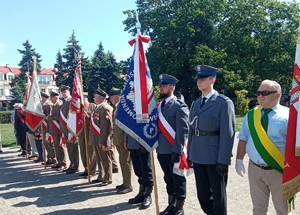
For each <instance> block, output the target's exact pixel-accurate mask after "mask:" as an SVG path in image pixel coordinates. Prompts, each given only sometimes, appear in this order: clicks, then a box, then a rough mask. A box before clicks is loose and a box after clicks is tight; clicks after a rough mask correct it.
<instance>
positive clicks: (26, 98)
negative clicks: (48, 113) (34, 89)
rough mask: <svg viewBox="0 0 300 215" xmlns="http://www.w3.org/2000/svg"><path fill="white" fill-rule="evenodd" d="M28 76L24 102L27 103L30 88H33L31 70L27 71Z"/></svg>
mask: <svg viewBox="0 0 300 215" xmlns="http://www.w3.org/2000/svg"><path fill="white" fill-rule="evenodd" d="M26 77H27V82H26V88H25V93H24V99H23V104H27V102H28V97H29V92H30V88H31V76H30V75H29V72H26Z"/></svg>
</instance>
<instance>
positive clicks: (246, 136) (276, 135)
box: [238, 104, 289, 165]
mask: <svg viewBox="0 0 300 215" xmlns="http://www.w3.org/2000/svg"><path fill="white" fill-rule="evenodd" d="M272 109H273V111H271V112H270V113H269V114H268V117H269V123H268V131H267V133H268V136H269V138H270V140H271V141H272V142H273V143H274V145H275V146H276V147H277V148H278V149H279V150H280V151H281V153H283V154H284V149H285V144H286V133H287V124H288V118H289V108H287V107H285V106H282V105H280V104H278V105H276V106H275V107H273V108H272ZM238 138H239V139H240V140H243V141H246V142H247V144H246V152H247V154H248V156H249V158H250V160H252V161H253V162H254V163H256V164H258V165H266V162H265V161H264V159H263V158H262V157H261V156H260V155H259V153H258V151H257V150H256V148H255V145H254V143H253V139H252V137H251V134H250V131H249V125H248V113H247V114H246V116H245V117H244V121H243V125H242V128H241V130H240V132H239V134H238Z"/></svg>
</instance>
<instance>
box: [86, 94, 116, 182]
mask: <svg viewBox="0 0 300 215" xmlns="http://www.w3.org/2000/svg"><path fill="white" fill-rule="evenodd" d="M95 94H98V95H100V96H101V97H103V98H104V101H103V102H102V103H101V104H98V105H97V106H96V108H95V110H94V111H93V113H92V115H91V117H92V119H91V120H93V122H94V123H95V124H96V125H97V127H98V128H100V138H98V137H97V135H96V134H95V132H94V131H93V128H91V130H90V135H89V138H90V140H89V144H92V145H93V146H94V150H95V152H96V158H97V162H98V170H99V175H98V178H97V180H96V181H94V180H93V181H92V182H95V183H97V182H102V184H101V185H100V186H106V185H108V184H111V183H112V160H111V156H112V147H108V148H103V147H100V146H104V147H105V146H107V145H108V142H109V143H110V144H112V143H113V140H112V113H113V108H112V107H111V106H110V105H109V104H108V103H107V102H106V101H105V98H106V96H107V93H106V92H104V91H103V90H101V89H97V91H96V92H95Z"/></svg>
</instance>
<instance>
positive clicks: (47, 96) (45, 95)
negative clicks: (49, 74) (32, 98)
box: [41, 92, 49, 99]
mask: <svg viewBox="0 0 300 215" xmlns="http://www.w3.org/2000/svg"><path fill="white" fill-rule="evenodd" d="M41 96H42V97H45V98H47V99H48V98H49V95H48V94H47V93H44V92H41Z"/></svg>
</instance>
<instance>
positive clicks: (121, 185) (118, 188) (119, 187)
mask: <svg viewBox="0 0 300 215" xmlns="http://www.w3.org/2000/svg"><path fill="white" fill-rule="evenodd" d="M124 187H126V186H125V185H124V184H120V185H117V186H116V189H117V190H120V189H123V188H124Z"/></svg>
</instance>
